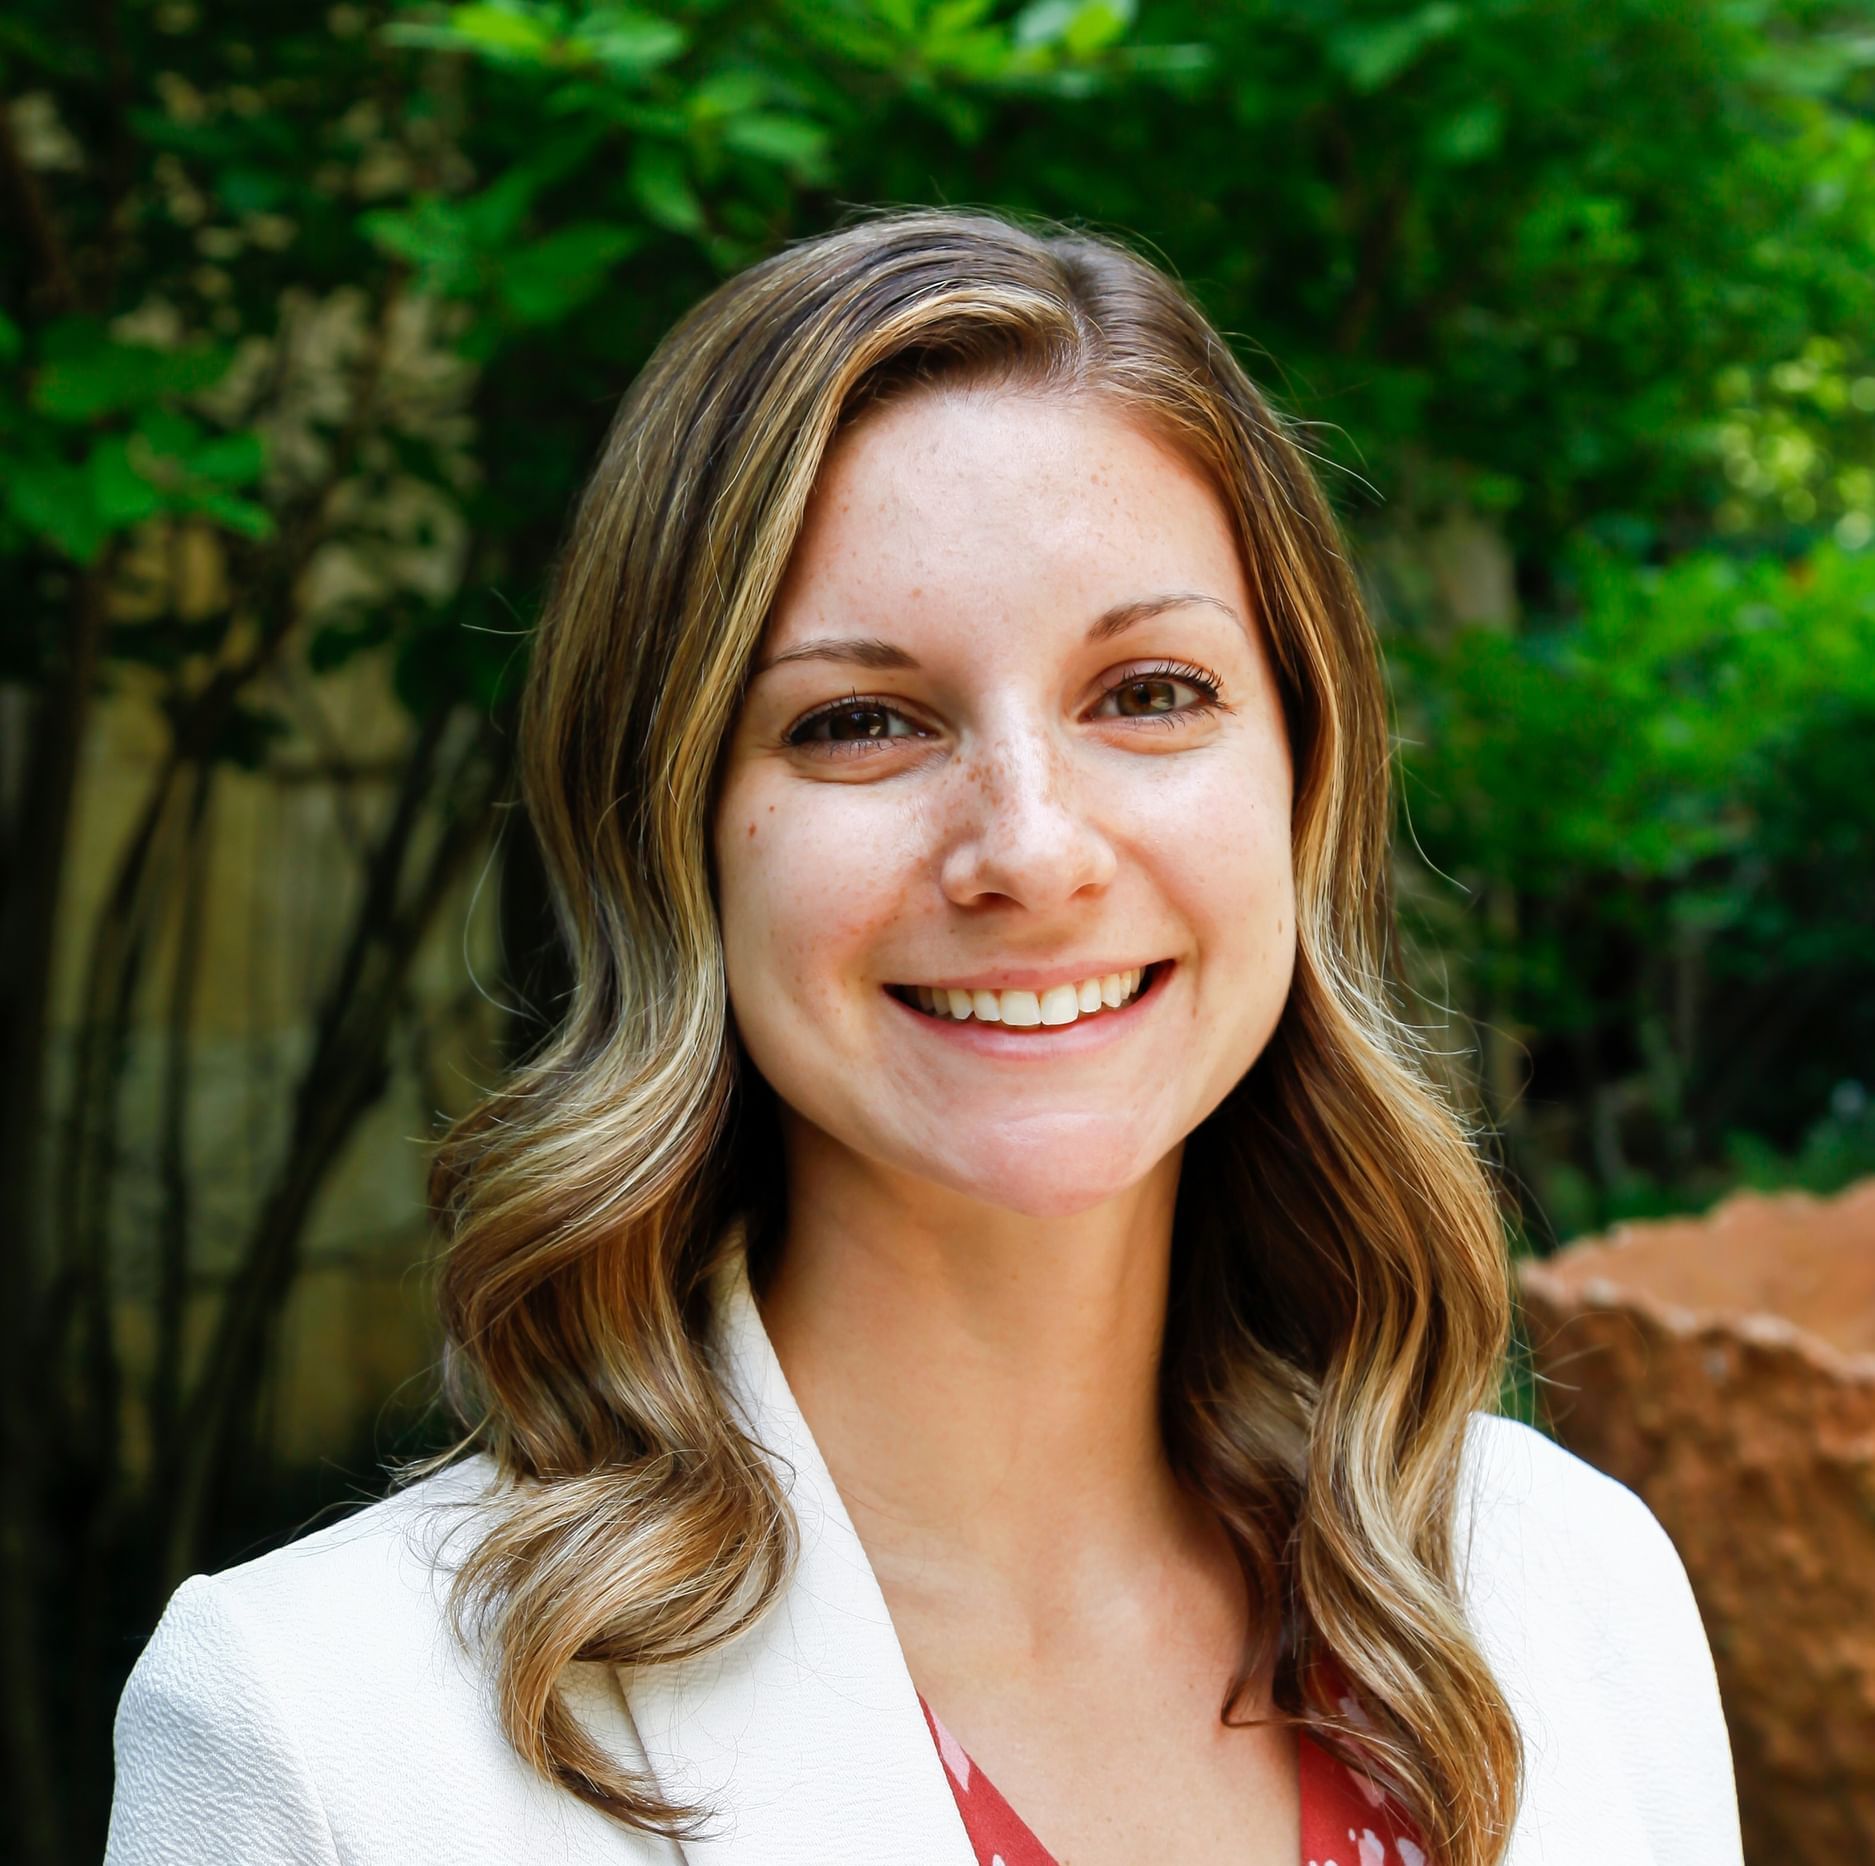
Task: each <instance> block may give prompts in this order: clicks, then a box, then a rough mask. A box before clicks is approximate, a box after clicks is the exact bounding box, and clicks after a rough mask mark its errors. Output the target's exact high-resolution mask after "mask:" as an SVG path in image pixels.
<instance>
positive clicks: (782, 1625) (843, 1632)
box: [106, 1255, 1741, 1866]
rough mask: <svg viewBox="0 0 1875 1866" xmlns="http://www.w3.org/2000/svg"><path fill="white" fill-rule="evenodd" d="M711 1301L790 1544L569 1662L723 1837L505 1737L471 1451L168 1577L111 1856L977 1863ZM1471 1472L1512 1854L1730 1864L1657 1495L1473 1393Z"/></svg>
mask: <svg viewBox="0 0 1875 1866" xmlns="http://www.w3.org/2000/svg"><path fill="white" fill-rule="evenodd" d="M716 1299H717V1310H716V1317H717V1337H716V1338H717V1340H718V1342H719V1344H720V1347H721V1350H722V1360H721V1365H722V1371H723V1375H724V1378H725V1382H726V1384H727V1386H728V1389H729V1391H730V1394H731V1396H732V1399H733V1400H734V1402H735V1403H736V1405H737V1406H738V1408H739V1410H740V1411H741V1413H742V1415H743V1416H744V1418H745V1419H746V1420H747V1422H748V1423H749V1425H750V1427H751V1428H752V1430H753V1432H754V1434H755V1436H756V1438H757V1440H758V1442H760V1443H761V1444H763V1445H765V1446H767V1447H768V1448H769V1449H770V1450H771V1451H772V1452H775V1453H778V1454H779V1455H780V1458H781V1460H782V1461H783V1462H782V1463H781V1464H780V1465H779V1467H778V1468H780V1469H781V1471H782V1475H783V1479H784V1482H785V1483H787V1485H788V1487H789V1492H790V1496H791V1501H792V1503H793V1507H794V1509H795V1512H796V1514H797V1517H798V1519H799V1523H800V1533H801V1555H800V1561H799V1564H798V1567H797V1568H796V1570H795V1572H794V1575H793V1578H792V1580H791V1581H790V1583H789V1584H788V1586H787V1588H786V1591H785V1592H784V1594H783V1595H782V1596H781V1598H780V1599H779V1601H778V1602H777V1603H776V1605H775V1607H774V1608H773V1609H772V1610H771V1611H770V1612H769V1613H768V1614H767V1615H766V1616H765V1617H764V1619H763V1620H762V1621H761V1622H760V1624H759V1625H758V1626H756V1627H755V1628H754V1629H752V1630H751V1631H749V1632H747V1633H745V1634H744V1635H743V1636H742V1637H740V1638H739V1639H738V1640H736V1641H735V1642H734V1643H733V1644H731V1645H730V1646H728V1647H726V1648H724V1649H722V1650H719V1651H718V1652H716V1653H713V1654H711V1655H709V1656H707V1657H705V1658H703V1659H701V1660H697V1661H694V1662H690V1663H686V1664H683V1665H679V1666H673V1667H669V1668H658V1669H656V1670H653V1671H651V1672H649V1673H647V1674H646V1675H645V1676H643V1677H641V1678H639V1679H638V1680H636V1681H635V1682H632V1683H631V1684H630V1687H629V1690H627V1689H626V1687H625V1684H624V1682H623V1681H622V1680H621V1678H620V1677H619V1675H618V1674H617V1673H616V1672H615V1671H614V1670H613V1668H611V1667H608V1666H604V1665H598V1664H584V1665H578V1666H575V1667H573V1668H572V1672H571V1674H570V1675H569V1691H570V1695H571V1697H572V1701H573V1703H574V1706H575V1708H576V1709H577V1711H578V1713H579V1715H580V1716H581V1718H582V1719H583V1721H584V1722H585V1724H586V1725H587V1727H588V1728H589V1729H590V1730H591V1731H592V1732H593V1734H594V1735H595V1736H596V1737H597V1738H598V1739H599V1740H600V1741H601V1742H603V1743H605V1744H606V1745H607V1746H608V1747H609V1748H610V1749H611V1750H612V1752H613V1753H614V1754H615V1755H617V1756H618V1757H620V1758H621V1759H623V1760H625V1761H627V1762H628V1763H629V1764H630V1765H632V1766H634V1767H637V1768H645V1767H649V1768H650V1769H651V1770H652V1771H653V1772H654V1774H655V1776H656V1779H657V1780H658V1782H659V1783H660V1785H661V1786H662V1787H663V1788H664V1789H665V1791H666V1792H667V1793H671V1794H676V1795H682V1796H684V1797H686V1798H693V1797H698V1796H702V1797H707V1799H708V1801H709V1803H710V1805H711V1806H712V1807H713V1808H714V1809H715V1810H716V1820H715V1823H714V1825H713V1827H712V1829H711V1837H709V1838H706V1839H704V1840H700V1841H696V1842H692V1843H690V1844H688V1845H686V1846H683V1847H678V1846H676V1845H674V1844H672V1843H670V1842H668V1841H664V1840H659V1839H655V1838H651V1837H648V1836H645V1835H642V1834H637V1833H633V1832H630V1831H628V1830H626V1829H624V1828H621V1827H620V1826H618V1825H617V1824H616V1823H614V1822H612V1821H609V1820H607V1819H606V1818H605V1817H603V1816H602V1815H600V1814H597V1813H595V1812H594V1811H593V1810H591V1809H590V1808H588V1807H586V1806H585V1805H584V1804H583V1803H581V1802H579V1801H577V1800H575V1799H574V1798H573V1797H572V1796H571V1795H569V1794H567V1793H565V1792H564V1791H563V1790H560V1789H556V1788H552V1787H549V1786H548V1785H546V1784H545V1783H544V1782H543V1781H541V1779H540V1778H539V1777H538V1776H536V1775H535V1774H534V1773H533V1772H532V1771H531V1770H529V1769H528V1768H526V1767H525V1766H524V1765H523V1764H522V1763H521V1762H520V1761H519V1760H518V1759H517V1758H516V1756H515V1755H514V1753H513V1751H512V1750H511V1749H510V1748H509V1746H508V1743H507V1740H506V1739H505V1738H504V1736H503V1735H502V1733H501V1730H500V1727H499V1725H498V1723H497V1721H496V1717H495V1714H494V1711H493V1709H492V1707H491V1703H490V1697H489V1693H488V1689H487V1685H486V1681H485V1679H484V1677H483V1676H482V1675H481V1672H480V1670H479V1668H478V1667H477V1666H476V1665H475V1664H474V1663H473V1662H472V1661H471V1660H470V1659H469V1658H468V1657H466V1656H465V1655H464V1654H463V1652H462V1651H461V1650H460V1649H459V1648H458V1647H457V1646H456V1645H455V1644H454V1643H453V1642H452V1638H451V1635H450V1633H449V1631H448V1629H447V1627H446V1625H445V1622H444V1619H443V1615H442V1607H441V1590H442V1586H443V1584H444V1581H445V1580H446V1574H447V1568H448V1563H449V1554H448V1551H449V1546H450V1541H449V1536H450V1530H451V1528H452V1526H453V1527H454V1528H455V1529H456V1531H457V1532H458V1535H459V1534H460V1533H461V1532H462V1530H463V1529H464V1528H465V1527H466V1528H469V1529H471V1530H472V1527H473V1518H472V1516H471V1517H469V1518H467V1519H465V1517H464V1515H463V1513H462V1512H461V1511H459V1510H450V1509H447V1508H439V1507H437V1506H438V1505H445V1504H448V1503H450V1502H452V1501H453V1502H458V1503H465V1502H468V1503H472V1501H473V1499H474V1498H475V1497H476V1496H477V1495H478V1494H479V1493H480V1491H481V1489H482V1488H483V1486H484V1484H485V1483H486V1481H487V1478H488V1476H489V1466H488V1464H487V1462H486V1460H476V1461H472V1462H470V1463H466V1464H464V1465H461V1466H458V1467H456V1468H454V1469H452V1470H449V1471H446V1472H444V1473H442V1474H441V1475H439V1476H437V1477H434V1478H431V1479H428V1480H426V1481H424V1482H422V1483H419V1484H417V1485H414V1486H413V1487H411V1488H410V1489H409V1490H406V1491H404V1492H402V1493H401V1494H399V1495H397V1496H394V1497H392V1498H390V1499H389V1500H388V1501H386V1502H382V1503H378V1504H375V1505H373V1506H372V1507H371V1508H369V1509H366V1510H364V1511H363V1512H362V1513H360V1514H359V1515H356V1516H353V1517H351V1518H350V1519H348V1520H347V1521H345V1522H343V1523H340V1524H339V1525H337V1526H336V1527H333V1528H328V1529H324V1530H321V1531H319V1532H318V1533H317V1534H315V1535H311V1536H308V1537H306V1538H305V1539H304V1540H303V1541H300V1542H296V1543H294V1544H292V1545H291V1546H290V1547H287V1548H284V1549H281V1550H278V1551H276V1552H275V1553H273V1554H271V1555H266V1556H263V1557H262V1558H261V1559H260V1560H258V1561H252V1562H248V1563H246V1564H244V1565H243V1566H241V1567H238V1568H233V1569H230V1570H229V1571H228V1572H227V1573H225V1574H219V1575H213V1576H202V1575H198V1576H197V1577H195V1579H193V1580H191V1581H188V1582H186V1583H184V1585H183V1586H182V1587H181V1588H179V1589H178V1590H177V1592H176V1595H175V1598H174V1599H173V1600H172V1601H171V1602H170V1604H169V1608H168V1611H167V1612H166V1613H165V1614H164V1615H163V1619H162V1623H161V1625H159V1626H158V1628H157V1629H156V1634H155V1637H154V1638H153V1639H152V1640H151V1642H150V1644H149V1647H148V1649H147V1650H146V1651H145V1652H144V1654H143V1657H142V1659H141V1660H140V1661H139V1662H138V1664H137V1667H136V1670H135V1671H134V1672H133V1673H132V1674H131V1678H130V1682H129V1684H128V1685H127V1686H126V1688H125V1691H124V1696H123V1701H122V1704H121V1706H120V1708H119V1710H118V1716H117V1791H116V1797H115V1800H114V1802H113V1805H112V1809H111V1830H110V1842H109V1847H108V1851H107V1855H106V1860H107V1866H261V1863H262V1862H272V1861H294V1862H305V1866H315V1863H316V1866H335V1863H336V1862H343V1866H432V1863H433V1866H602V1863H603V1866H649V1863H650V1862H654V1861H655V1862H658V1866H672V1863H673V1862H683V1863H684V1866H974V1855H973V1853H972V1850H971V1846H970V1842H969V1839H968V1837H967V1836H966V1834H965V1832H964V1828H963V1824H962V1821H961V1819H960V1817H959V1815H958V1812H957V1807H956V1804H955V1802H954V1801H953V1800H952V1798H951V1791H950V1787H949V1784H948V1781H947V1779H946V1776H945V1773H944V1766H943V1764H942V1762H941V1761H940V1759H939V1757H938V1753H937V1749H936V1747H935V1745H934V1744H933V1743H932V1740H931V1736H930V1732H929V1731H928V1729H927V1728H926V1725H925V1721H924V1715H923V1712H922V1711H921V1710H920V1709H919V1705H918V1699H917V1694H916V1689H915V1687H914V1685H913V1682H912V1679H911V1676H910V1674H909V1673H908V1671H907V1670H906V1665H905V1659H904V1655H903V1653H902V1652H901V1651H900V1648H899V1644H898V1641H897V1639H896V1637H895V1636H894V1634H893V1631H892V1622H891V1619H890V1617H889V1615H888V1614H887V1612H886V1605H885V1601H884V1598H883V1596H882V1595H881V1593H880V1591H879V1585H878V1583H877V1581H876V1580H875V1579H874V1577H873V1572H872V1568H871V1566H870V1564H869V1563H868V1561H867V1559H866V1553H865V1550H864V1549H863V1548H862V1547H861V1545H860V1542H859V1538H858V1536H857V1535H856V1534H855V1533H854V1530H853V1525H852V1522H851V1521H850V1520H849V1518H848V1516H847V1512H846V1508H845V1506H844V1504H843V1503H842V1502H841V1500H840V1496H839V1493H838V1491H837V1490H836V1489H835V1488H834V1485H833V1482H832V1479H831V1478H830V1477H829V1475H828V1472H827V1467H826V1465H825V1463H824V1462H823V1461H822V1459H821V1456H820V1453H819V1452H818V1450H817V1449H816V1448H815V1445H814V1440H813V1438H812V1436H811V1434H810V1433H809V1431H808V1429H807V1423H806V1421H805V1419H804V1418H803V1417H802V1414H801V1411H800V1408H799V1407H798V1406H797V1405H796V1404H795V1401H794V1397H793V1395H792V1394H791V1393H790V1392H789V1390H788V1384H787V1381H786V1379H785V1378H784V1377H783V1375H782V1371H781V1366H780V1363H779V1362H778V1361H777V1360H776V1358H775V1353H774V1349H773V1348H772V1346H771V1345H770V1343H769V1340H768V1335H767V1332H766V1330H765V1329H764V1328H763V1325H762V1320H761V1315H760V1311H759V1310H758V1309H757V1307H756V1305H755V1301H754V1298H753V1296H752V1294H751V1292H750V1289H749V1284H748V1277H747V1272H746V1267H745V1266H744V1265H743V1263H742V1261H741V1259H740V1256H739V1255H738V1257H737V1258H736V1260H735V1262H734V1264H733V1266H732V1269H731V1270H730V1271H729V1272H728V1273H726V1274H725V1276H724V1279H723V1282H722V1285H721V1286H720V1287H719V1289H718V1291H717V1295H716ZM789 1465H791V1466H792V1475H791V1476H790V1475H789V1473H788V1469H787V1467H788V1466H789ZM1464 1476H1465V1503H1464V1506H1463V1514H1462V1517H1461V1521H1460V1523H1459V1539H1458V1547H1459V1548H1460V1550H1461V1551H1464V1550H1467V1544H1469V1548H1468V1560H1467V1562H1466V1566H1465V1568H1464V1570H1463V1592H1464V1599H1465V1603H1466V1611H1467V1614H1468V1617H1469V1618H1470V1620H1471V1623H1472V1625H1473V1627H1474V1628H1475V1630H1476V1631H1477V1633H1478V1635H1479V1638H1480V1640H1481V1642H1482V1645H1483V1648H1484V1650H1485V1653H1486V1655H1487V1657H1488V1658H1489V1660H1490V1662H1491V1664H1492V1667H1493V1670H1494V1671H1495V1673H1496V1675H1497V1677H1498V1679H1499V1681H1500V1683H1501V1684H1502V1685H1503V1687H1504V1688H1505V1690H1506V1692H1507V1694H1508V1696H1509V1698H1510V1701H1511V1705H1512V1708H1513V1709H1514V1711H1515V1712H1516V1715H1517V1718H1518V1721H1519V1724H1520V1727H1521V1728H1522V1730H1523V1732H1524V1741H1525V1752H1526V1767H1527V1783H1528V1786H1527V1790H1526V1794H1525V1798H1524V1803H1523V1807H1522V1811H1521V1813H1520V1815H1519V1817H1518V1821H1517V1825H1516V1829H1515V1832H1514V1835H1513V1839H1512V1845H1511V1849H1510V1854H1509V1858H1510V1861H1511V1862H1512V1866H1739V1863H1740V1861H1741V1851H1740V1845H1739V1830H1738V1811H1737V1803H1736V1800H1735V1795H1734V1789H1733V1782H1732V1759H1731V1751H1730V1748H1729V1745H1728V1742H1727V1737H1726V1729H1725V1722H1724V1717H1723V1715H1722V1713H1721V1710H1720V1705H1719V1693H1718V1686H1717V1683H1716V1681H1715V1679H1714V1677H1713V1669H1712V1659H1711V1654H1710V1652H1709V1650H1708V1648H1707V1644H1706V1638H1705V1633H1704V1631H1703V1629H1702V1627H1701V1625H1700V1619H1699V1612H1698V1609H1697V1607H1696V1606H1695V1605H1694V1602H1693V1596H1692V1592H1691V1590H1690V1589H1689V1587H1688V1586H1687V1581H1686V1573H1685V1570H1684V1569H1683V1568H1682V1567H1681V1565H1680V1560H1679V1557H1678V1556H1677V1555H1676V1554H1675V1552H1674V1549H1673V1545H1672V1544H1671V1543H1670V1542H1669V1541H1668V1539H1667V1536H1666V1534H1665V1532H1664V1531H1663V1530H1662V1529H1661V1527H1660V1525H1659V1524H1658V1523H1657V1522H1656V1521H1655V1520H1654V1517H1653V1516H1652V1514H1651V1513H1650V1512H1649V1511H1648V1509H1647V1507H1646V1505H1645V1504H1643V1503H1642V1502H1641V1501H1640V1499H1639V1498H1638V1497H1636V1496H1635V1495H1634V1494H1633V1492H1631V1491H1629V1490H1627V1489H1625V1488H1624V1487H1623V1486H1622V1485H1620V1484H1618V1483H1616V1482H1615V1481H1614V1480H1613V1479H1611V1478H1608V1477H1604V1476H1602V1475H1601V1474H1600V1473H1599V1472H1597V1471H1595V1470H1593V1469H1591V1468H1590V1467H1589V1466H1588V1465H1586V1464H1584V1463H1583V1462H1582V1461H1581V1460H1580V1459H1578V1458H1576V1457H1574V1456H1572V1455H1571V1454H1570V1453H1568V1452H1566V1451H1563V1450H1561V1449H1559V1448H1558V1447H1557V1446H1555V1445H1553V1444H1551V1443H1550V1442H1549V1441H1548V1440H1546V1439H1544V1438H1543V1437H1541V1436H1540V1435H1539V1434H1538V1433H1536V1432H1533V1431H1531V1430H1529V1429H1528V1428H1527V1427H1525V1426H1522V1425H1518V1424H1515V1423H1513V1422H1511V1421H1508V1420H1504V1419H1498V1418H1492V1417H1487V1416H1486V1415H1484V1414H1479V1415H1477V1416H1476V1417H1475V1418H1474V1420H1473V1422H1472V1428H1471V1430H1470V1432H1469V1434H1468V1437H1467V1442H1466V1451H1465V1464H1464ZM1114 1684H1115V1688H1116V1689H1120V1690H1124V1689H1125V1680H1124V1679H1115V1681H1114ZM1361 1857H1362V1859H1363V1861H1365V1860H1366V1858H1367V1856H1366V1854H1362V1856H1361ZM1344 1866H1345V1863H1344ZM1386 1866H1395V1862H1393V1861H1392V1860H1391V1859H1389V1860H1388V1861H1387V1862H1386Z"/></svg>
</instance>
